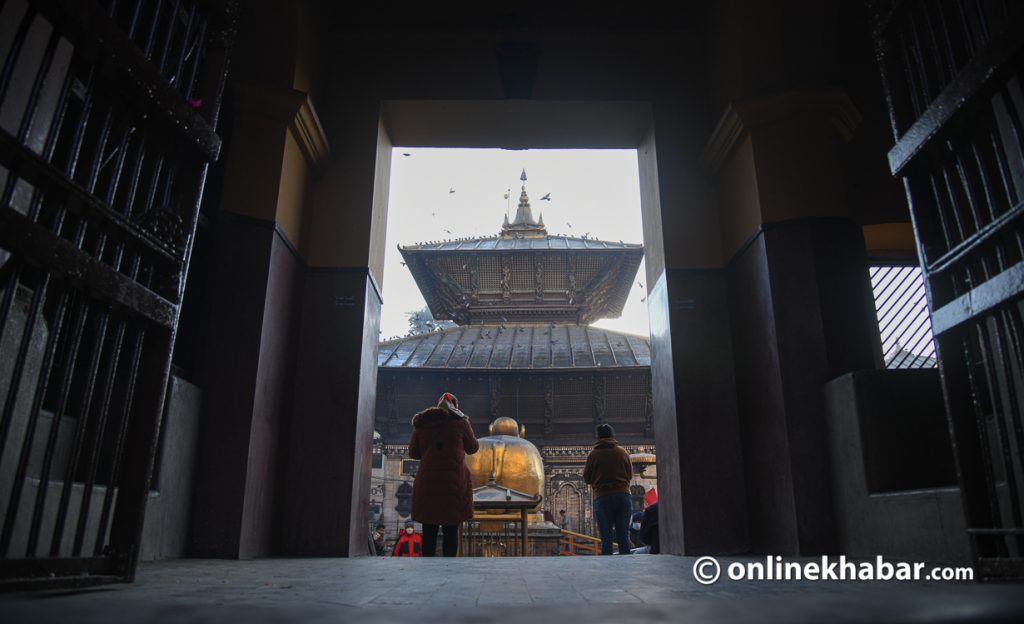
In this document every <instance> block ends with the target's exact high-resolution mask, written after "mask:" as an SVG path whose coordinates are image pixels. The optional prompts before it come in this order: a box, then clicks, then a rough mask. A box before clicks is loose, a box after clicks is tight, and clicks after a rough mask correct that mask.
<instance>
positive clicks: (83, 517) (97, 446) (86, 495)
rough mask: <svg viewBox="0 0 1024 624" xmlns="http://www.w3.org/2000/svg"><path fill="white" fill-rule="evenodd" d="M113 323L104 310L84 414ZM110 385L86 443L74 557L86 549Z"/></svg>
mask: <svg viewBox="0 0 1024 624" xmlns="http://www.w3.org/2000/svg"><path fill="white" fill-rule="evenodd" d="M109 322H110V311H109V310H104V311H103V312H101V314H100V321H99V324H100V329H99V331H97V339H96V342H95V344H94V353H93V361H92V362H91V363H90V365H89V382H88V384H89V385H88V387H87V390H86V395H85V399H83V401H82V404H83V408H82V413H83V415H84V414H88V412H89V411H90V410H89V407H90V406H91V405H92V397H93V389H94V387H95V384H96V378H97V376H98V375H99V366H100V361H101V358H102V355H103V345H104V342H105V340H106V334H107V327H108V325H109ZM115 348H116V347H115ZM110 357H111V358H113V354H111V356H110ZM108 382H109V379H108ZM108 385H109V384H108V383H105V384H104V388H105V390H104V391H103V392H102V399H101V402H100V408H99V410H97V411H96V423H95V425H94V427H93V435H92V439H91V440H89V443H88V444H87V445H86V448H87V449H89V450H90V452H89V455H88V457H89V463H88V467H87V470H86V473H85V479H84V481H83V485H82V500H81V503H80V504H79V509H78V525H77V526H76V527H75V539H74V542H73V545H72V548H71V556H73V557H77V556H79V555H80V554H81V552H82V541H83V539H84V537H85V525H86V523H87V522H88V519H89V507H90V504H91V502H92V490H93V485H94V483H95V478H96V464H97V461H98V460H99V455H100V451H101V450H102V448H103V432H104V428H105V425H106V416H107V414H106V408H107V404H108V390H107V389H106V388H107V386H108ZM83 418H84V416H83ZM76 464H77V462H76Z"/></svg>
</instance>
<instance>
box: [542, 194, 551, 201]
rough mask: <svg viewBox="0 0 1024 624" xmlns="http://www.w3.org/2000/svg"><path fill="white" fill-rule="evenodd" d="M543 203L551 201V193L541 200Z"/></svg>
mask: <svg viewBox="0 0 1024 624" xmlns="http://www.w3.org/2000/svg"><path fill="white" fill-rule="evenodd" d="M540 200H541V201H551V193H548V194H547V195H545V196H544V197H541V198H540Z"/></svg>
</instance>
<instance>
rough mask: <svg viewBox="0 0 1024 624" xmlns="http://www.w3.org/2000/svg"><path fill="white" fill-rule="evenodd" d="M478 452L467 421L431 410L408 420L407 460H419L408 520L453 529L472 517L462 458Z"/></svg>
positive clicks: (470, 489) (451, 413) (441, 410)
mask: <svg viewBox="0 0 1024 624" xmlns="http://www.w3.org/2000/svg"><path fill="white" fill-rule="evenodd" d="M479 448H480V444H479V443H478V442H477V440H476V436H475V435H473V428H472V426H470V424H469V419H468V418H466V417H465V416H464V415H462V413H461V412H458V411H457V410H451V411H449V410H447V409H444V408H441V407H431V408H429V409H426V410H423V411H422V412H420V413H418V414H416V416H414V417H413V419H412V438H411V439H410V440H409V457H411V458H413V459H418V460H420V465H419V468H417V469H416V478H415V480H414V481H413V486H412V518H413V520H416V521H418V522H420V523H422V524H440V525H453V524H460V523H462V522H464V521H466V520H469V519H470V518H472V517H473V477H472V475H471V474H470V472H469V467H468V466H467V465H466V455H467V454H469V455H472V454H473V453H475V452H476V451H477V449H479Z"/></svg>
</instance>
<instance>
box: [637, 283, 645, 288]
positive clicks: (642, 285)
mask: <svg viewBox="0 0 1024 624" xmlns="http://www.w3.org/2000/svg"><path fill="white" fill-rule="evenodd" d="M636 285H637V286H639V287H640V288H643V287H644V283H643V282H637V283H636Z"/></svg>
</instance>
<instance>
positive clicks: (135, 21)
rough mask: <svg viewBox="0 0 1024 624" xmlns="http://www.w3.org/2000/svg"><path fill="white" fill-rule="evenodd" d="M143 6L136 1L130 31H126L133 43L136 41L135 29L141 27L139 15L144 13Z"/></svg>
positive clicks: (129, 25) (129, 23) (129, 22)
mask: <svg viewBox="0 0 1024 624" xmlns="http://www.w3.org/2000/svg"><path fill="white" fill-rule="evenodd" d="M143 4H144V3H143V2H139V1H138V0H136V2H135V6H134V7H133V8H132V16H131V19H129V20H128V29H127V30H126V33H127V34H128V38H129V39H131V40H133V41H134V40H135V29H136V28H138V26H139V13H141V11H142V5H143Z"/></svg>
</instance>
